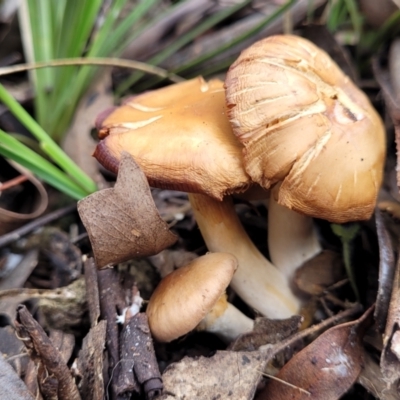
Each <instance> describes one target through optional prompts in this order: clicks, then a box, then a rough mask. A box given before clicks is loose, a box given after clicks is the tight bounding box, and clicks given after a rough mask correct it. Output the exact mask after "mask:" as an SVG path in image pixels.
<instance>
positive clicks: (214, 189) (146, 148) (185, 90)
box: [94, 77, 250, 199]
mask: <svg viewBox="0 0 400 400" xmlns="http://www.w3.org/2000/svg"><path fill="white" fill-rule="evenodd" d="M224 92H225V91H224V88H223V82H221V81H219V80H211V81H210V82H206V81H204V79H203V78H201V77H198V78H195V79H192V80H189V81H186V82H183V83H178V84H174V85H170V86H167V87H165V88H162V89H158V90H154V91H150V92H146V93H143V94H141V95H138V96H135V97H133V98H131V99H128V101H127V102H126V103H125V104H124V105H122V106H121V107H118V108H116V109H114V110H113V111H112V112H111V113H109V114H103V116H104V118H103V117H102V118H101V119H100V120H99V121H98V123H97V126H98V128H99V136H100V137H101V138H103V140H102V141H101V142H100V143H99V145H98V146H97V148H96V151H95V153H94V156H95V157H96V158H97V160H98V161H99V162H100V163H101V164H102V165H103V166H105V167H106V168H107V169H109V170H111V171H114V172H116V171H117V169H118V164H119V160H120V159H121V153H122V151H127V152H128V153H130V154H131V155H132V156H133V157H134V159H135V161H136V162H137V163H138V164H139V166H140V167H141V168H142V170H143V172H144V173H145V174H146V176H147V179H148V180H149V184H150V185H151V186H155V187H159V188H165V189H174V190H183V191H186V192H193V193H204V194H208V195H209V196H211V197H214V198H217V199H222V197H223V196H224V195H225V194H230V193H233V192H240V191H243V190H245V189H246V188H247V187H248V186H249V183H250V178H249V177H248V175H247V174H246V172H245V171H244V167H243V159H242V158H243V156H242V149H243V146H242V145H241V144H240V142H239V141H238V140H237V138H236V137H235V135H234V134H233V132H232V128H231V126H230V123H229V120H228V118H227V116H226V106H225V94H224Z"/></svg>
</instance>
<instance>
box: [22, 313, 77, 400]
mask: <svg viewBox="0 0 400 400" xmlns="http://www.w3.org/2000/svg"><path fill="white" fill-rule="evenodd" d="M15 328H16V331H17V334H18V336H19V337H20V339H21V340H22V341H23V343H24V344H25V347H26V348H27V350H28V352H29V353H30V356H31V358H32V359H33V360H34V361H35V362H36V363H37V364H38V365H40V364H43V366H44V368H45V369H46V373H47V375H53V376H54V378H55V379H57V380H58V399H59V400H80V399H81V397H80V395H79V392H78V388H77V387H76V385H75V382H74V380H73V378H72V375H71V373H70V371H69V369H68V367H67V365H66V364H65V363H64V361H63V359H62V357H61V354H60V352H59V351H58V350H57V349H56V348H55V347H54V345H53V344H52V343H51V340H50V339H49V337H48V336H47V335H46V333H45V331H44V330H43V328H42V327H41V326H40V325H39V324H38V323H37V321H35V319H34V318H33V317H32V315H31V314H30V313H29V311H28V310H27V308H26V307H25V306H22V305H21V306H19V307H18V308H17V317H16V320H15Z"/></svg>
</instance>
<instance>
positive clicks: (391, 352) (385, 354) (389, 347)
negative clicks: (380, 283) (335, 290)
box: [380, 261, 400, 387]
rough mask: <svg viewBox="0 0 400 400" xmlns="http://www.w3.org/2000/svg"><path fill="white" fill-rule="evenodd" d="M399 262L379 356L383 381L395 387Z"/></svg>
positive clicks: (399, 361) (399, 343)
mask: <svg viewBox="0 0 400 400" xmlns="http://www.w3.org/2000/svg"><path fill="white" fill-rule="evenodd" d="M399 283H400V261H398V262H397V265H396V268H395V272H394V276H393V283H392V291H391V296H390V303H389V308H388V313H387V321H386V328H385V332H384V333H383V345H384V348H383V351H382V354H381V362H380V365H381V371H382V374H383V377H384V379H385V381H386V382H387V383H388V387H389V386H390V385H393V384H394V385H397V383H396V382H397V381H398V379H399V378H400V315H399V307H400V289H399Z"/></svg>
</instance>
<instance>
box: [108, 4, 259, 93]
mask: <svg viewBox="0 0 400 400" xmlns="http://www.w3.org/2000/svg"><path fill="white" fill-rule="evenodd" d="M250 2H251V0H246V1H243V2H241V3H239V4H236V5H234V6H232V7H229V8H227V9H224V10H222V11H219V12H217V13H215V14H213V15H212V16H210V17H209V18H207V19H206V20H205V21H203V22H202V23H200V24H199V25H197V26H196V27H195V28H193V29H192V30H191V31H190V32H188V33H186V34H185V35H182V36H181V37H180V38H178V39H176V40H175V41H174V42H173V43H172V44H171V45H170V46H168V47H167V48H166V49H164V50H163V51H161V52H160V53H158V54H157V55H156V56H154V57H152V58H150V60H147V62H148V63H149V64H152V65H157V64H159V63H160V62H162V61H164V60H165V59H166V58H167V57H169V56H170V55H171V54H173V53H175V52H176V51H178V50H179V49H180V48H182V47H183V46H185V45H186V44H187V43H189V42H190V41H192V40H193V39H195V38H196V37H197V36H199V35H201V34H203V33H204V32H206V31H207V30H209V29H211V28H212V27H213V26H215V25H216V24H218V23H219V22H221V21H223V20H224V19H226V18H228V17H229V16H230V15H232V14H234V13H235V12H237V11H239V10H240V9H242V8H243V7H244V6H246V5H247V4H249V3H250ZM143 76H144V74H143V73H141V72H136V73H134V74H132V75H131V76H130V77H129V78H128V79H127V80H125V81H124V82H123V83H121V84H120V85H119V86H118V88H117V89H116V95H117V96H120V95H121V94H122V93H123V92H125V91H126V90H127V89H128V88H129V87H130V86H131V85H133V84H135V83H136V82H137V81H138V80H139V79H140V78H142V77H143Z"/></svg>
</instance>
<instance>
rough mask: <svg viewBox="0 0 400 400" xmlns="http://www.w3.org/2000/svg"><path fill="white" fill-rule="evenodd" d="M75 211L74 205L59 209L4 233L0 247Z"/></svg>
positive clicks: (0, 237) (0, 240) (0, 238)
mask: <svg viewBox="0 0 400 400" xmlns="http://www.w3.org/2000/svg"><path fill="white" fill-rule="evenodd" d="M75 210H76V204H75V203H74V204H71V205H69V206H66V207H63V208H60V209H59V210H56V211H53V212H51V213H48V214H46V215H44V216H43V217H39V218H36V219H35V220H34V221H32V222H29V223H28V224H26V225H24V226H21V228H18V229H15V230H14V231H12V232H9V233H6V234H5V235H2V236H0V247H3V246H6V245H8V244H10V243H12V242H14V241H15V240H18V239H20V238H21V237H22V236H25V235H27V234H28V233H30V232H32V231H33V230H35V229H37V228H40V227H42V226H44V225H46V224H48V223H50V222H53V221H55V220H57V219H58V218H61V217H64V216H65V215H67V214H70V213H71V212H73V211H75Z"/></svg>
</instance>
